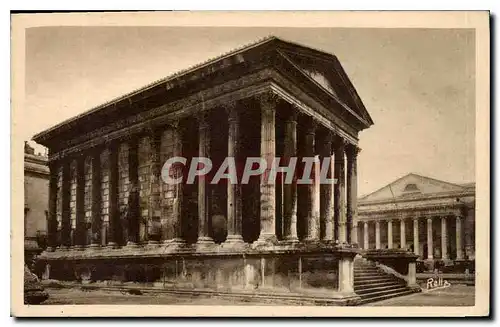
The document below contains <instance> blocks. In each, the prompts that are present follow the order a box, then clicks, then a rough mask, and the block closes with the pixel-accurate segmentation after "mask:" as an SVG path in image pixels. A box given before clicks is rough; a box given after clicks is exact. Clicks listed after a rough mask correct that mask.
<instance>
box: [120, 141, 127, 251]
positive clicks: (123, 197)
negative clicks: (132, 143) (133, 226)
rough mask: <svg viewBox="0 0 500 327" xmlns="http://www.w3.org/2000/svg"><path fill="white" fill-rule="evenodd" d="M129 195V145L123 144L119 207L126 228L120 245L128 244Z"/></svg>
mask: <svg viewBox="0 0 500 327" xmlns="http://www.w3.org/2000/svg"><path fill="white" fill-rule="evenodd" d="M128 195H129V179H128V144H127V143H121V144H120V147H119V149H118V207H119V211H120V222H121V225H122V226H123V227H124V228H123V229H122V235H121V236H122V237H121V240H119V241H118V243H119V244H120V245H123V244H126V243H127V224H126V220H127V216H126V215H127V205H128Z"/></svg>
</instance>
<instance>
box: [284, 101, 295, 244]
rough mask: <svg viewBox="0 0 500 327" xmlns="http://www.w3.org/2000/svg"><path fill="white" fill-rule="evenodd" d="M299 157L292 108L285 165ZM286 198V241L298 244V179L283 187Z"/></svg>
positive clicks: (291, 109)
mask: <svg viewBox="0 0 500 327" xmlns="http://www.w3.org/2000/svg"><path fill="white" fill-rule="evenodd" d="M292 157H297V111H296V110H295V109H294V108H290V112H289V113H288V116H287V118H286V120H285V142H284V149H283V164H284V165H287V166H288V165H289V163H290V158H292ZM283 197H284V203H283V204H284V210H283V211H284V215H283V218H284V219H283V222H284V227H285V228H284V235H283V236H284V239H285V240H287V241H289V242H298V241H299V239H298V237H297V178H296V176H294V178H293V180H292V183H285V184H284V185H283Z"/></svg>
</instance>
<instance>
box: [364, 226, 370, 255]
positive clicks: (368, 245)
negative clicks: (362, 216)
mask: <svg viewBox="0 0 500 327" xmlns="http://www.w3.org/2000/svg"><path fill="white" fill-rule="evenodd" d="M368 232H369V230H368V222H367V221H365V224H364V228H363V233H364V235H363V236H364V239H363V248H364V249H365V250H368V249H369V248H370V240H369V238H368Z"/></svg>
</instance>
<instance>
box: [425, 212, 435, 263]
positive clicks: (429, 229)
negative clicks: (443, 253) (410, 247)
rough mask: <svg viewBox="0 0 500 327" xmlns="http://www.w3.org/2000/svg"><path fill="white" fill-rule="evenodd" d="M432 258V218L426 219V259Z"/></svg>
mask: <svg viewBox="0 0 500 327" xmlns="http://www.w3.org/2000/svg"><path fill="white" fill-rule="evenodd" d="M433 258H434V245H433V244H432V218H427V259H433Z"/></svg>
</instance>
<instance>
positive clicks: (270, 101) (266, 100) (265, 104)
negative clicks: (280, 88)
mask: <svg viewBox="0 0 500 327" xmlns="http://www.w3.org/2000/svg"><path fill="white" fill-rule="evenodd" d="M255 97H256V98H257V99H258V100H259V102H260V105H261V107H262V109H264V110H266V109H268V110H270V109H272V108H274V107H275V106H276V105H277V104H278V101H279V100H280V97H279V96H278V95H277V94H275V93H273V92H272V91H270V90H268V91H265V92H263V93H259V94H257V95H256V96H255Z"/></svg>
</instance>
